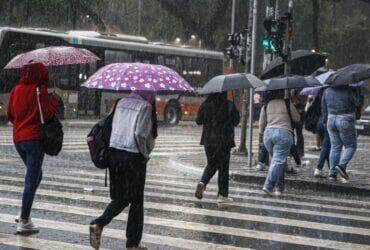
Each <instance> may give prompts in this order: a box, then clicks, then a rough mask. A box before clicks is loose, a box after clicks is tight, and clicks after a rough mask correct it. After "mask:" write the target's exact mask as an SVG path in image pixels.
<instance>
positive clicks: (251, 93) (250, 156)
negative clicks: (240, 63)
mask: <svg viewBox="0 0 370 250" xmlns="http://www.w3.org/2000/svg"><path fill="white" fill-rule="evenodd" d="M257 8H258V0H254V3H253V30H252V58H251V74H255V70H256V47H257V46H256V45H257V44H256V41H257ZM253 106H254V89H252V88H251V89H249V130H248V132H249V133H248V141H249V145H248V164H249V167H250V168H251V167H252V160H253V153H252V142H253Z"/></svg>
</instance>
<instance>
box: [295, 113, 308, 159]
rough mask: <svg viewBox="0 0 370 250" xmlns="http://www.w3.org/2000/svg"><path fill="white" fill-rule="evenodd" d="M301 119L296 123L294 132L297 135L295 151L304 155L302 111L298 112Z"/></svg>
mask: <svg viewBox="0 0 370 250" xmlns="http://www.w3.org/2000/svg"><path fill="white" fill-rule="evenodd" d="M300 116H301V120H300V122H299V123H297V124H296V127H295V133H296V136H297V153H298V154H299V156H300V157H303V155H304V137H303V124H304V122H305V120H306V118H305V117H306V113H305V112H304V111H303V112H301V113H300Z"/></svg>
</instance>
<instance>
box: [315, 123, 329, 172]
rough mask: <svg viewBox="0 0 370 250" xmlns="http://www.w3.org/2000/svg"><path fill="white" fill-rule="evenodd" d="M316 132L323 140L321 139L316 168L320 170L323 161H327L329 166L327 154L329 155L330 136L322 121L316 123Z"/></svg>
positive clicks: (322, 166)
mask: <svg viewBox="0 0 370 250" xmlns="http://www.w3.org/2000/svg"><path fill="white" fill-rule="evenodd" d="M317 132H318V133H319V134H320V135H322V137H323V140H322V148H321V152H320V158H319V160H318V162H317V166H316V168H317V169H319V170H322V169H323V168H324V164H325V161H327V162H328V166H330V163H329V155H330V147H331V144H330V137H329V133H328V130H327V129H326V128H325V127H324V125H323V123H322V122H319V124H318V125H317Z"/></svg>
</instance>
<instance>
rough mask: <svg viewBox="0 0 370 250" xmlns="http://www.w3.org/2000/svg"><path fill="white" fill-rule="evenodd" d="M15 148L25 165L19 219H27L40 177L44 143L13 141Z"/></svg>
mask: <svg viewBox="0 0 370 250" xmlns="http://www.w3.org/2000/svg"><path fill="white" fill-rule="evenodd" d="M15 148H16V150H17V151H18V153H19V155H20V156H21V158H22V160H23V162H24V165H26V175H25V179H24V190H23V197H22V212H21V219H23V220H28V219H29V217H30V213H31V208H32V204H33V200H34V198H35V194H36V190H37V188H38V186H39V185H40V182H41V179H42V162H43V160H44V143H43V142H42V141H23V142H17V143H15Z"/></svg>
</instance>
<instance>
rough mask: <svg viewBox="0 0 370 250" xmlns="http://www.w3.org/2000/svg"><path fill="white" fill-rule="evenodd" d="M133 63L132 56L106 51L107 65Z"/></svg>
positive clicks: (122, 52) (121, 52)
mask: <svg viewBox="0 0 370 250" xmlns="http://www.w3.org/2000/svg"><path fill="white" fill-rule="evenodd" d="M120 62H121V63H123V62H132V56H131V54H129V53H127V52H125V51H119V50H105V64H106V65H107V64H111V63H120Z"/></svg>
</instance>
